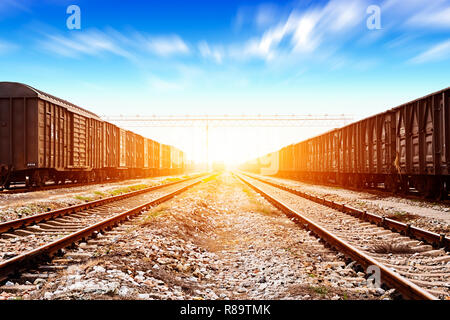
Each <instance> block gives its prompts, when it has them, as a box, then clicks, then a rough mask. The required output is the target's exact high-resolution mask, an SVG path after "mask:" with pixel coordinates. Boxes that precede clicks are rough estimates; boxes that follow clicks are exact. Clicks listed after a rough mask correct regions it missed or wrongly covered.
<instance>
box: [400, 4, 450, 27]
mask: <svg viewBox="0 0 450 320" xmlns="http://www.w3.org/2000/svg"><path fill="white" fill-rule="evenodd" d="M407 24H408V25H410V26H417V27H424V26H426V27H434V28H450V6H448V7H438V8H433V9H431V10H425V11H421V12H420V13H418V14H416V15H414V16H412V17H411V18H410V19H408V21H407Z"/></svg>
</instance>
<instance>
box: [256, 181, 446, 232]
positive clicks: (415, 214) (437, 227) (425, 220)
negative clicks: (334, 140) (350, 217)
mask: <svg viewBox="0 0 450 320" xmlns="http://www.w3.org/2000/svg"><path fill="white" fill-rule="evenodd" d="M260 177H262V178H264V179H268V180H271V181H272V182H276V183H280V184H283V185H285V186H288V187H294V188H295V189H297V190H300V191H303V192H308V193H311V194H313V195H315V196H320V197H325V198H326V199H328V200H333V201H336V202H341V203H346V204H348V205H350V206H352V207H355V208H358V209H362V210H367V211H368V212H372V213H376V214H379V215H381V216H385V217H389V218H392V219H395V220H398V221H401V222H407V223H411V224H412V225H415V226H417V227H420V228H424V229H427V230H430V231H434V232H436V233H439V234H442V233H443V234H446V235H449V234H450V205H449V204H446V203H442V202H441V203H438V202H436V203H433V202H429V201H422V200H416V199H405V198H400V197H394V196H386V195H379V194H373V193H369V192H365V191H352V190H348V189H343V188H339V187H332V186H323V185H313V184H309V183H304V182H300V181H295V180H290V179H282V178H276V177H268V176H260Z"/></svg>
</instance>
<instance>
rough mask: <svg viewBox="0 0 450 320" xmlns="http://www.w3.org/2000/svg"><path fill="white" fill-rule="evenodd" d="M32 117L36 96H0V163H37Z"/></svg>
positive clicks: (17, 167) (25, 166)
mask: <svg viewBox="0 0 450 320" xmlns="http://www.w3.org/2000/svg"><path fill="white" fill-rule="evenodd" d="M36 118H37V99H35V98H12V97H10V98H0V134H1V137H0V148H1V149H0V150H1V152H0V166H5V167H8V166H12V167H14V169H15V170H25V169H28V168H34V167H37V166H38V159H37V125H36V121H35V119H36ZM33 120H34V121H33Z"/></svg>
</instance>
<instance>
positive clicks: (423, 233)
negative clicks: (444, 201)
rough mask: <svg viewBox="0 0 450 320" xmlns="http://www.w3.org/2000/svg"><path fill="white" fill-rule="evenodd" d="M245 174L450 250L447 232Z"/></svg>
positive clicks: (449, 239)
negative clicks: (434, 230)
mask: <svg viewBox="0 0 450 320" xmlns="http://www.w3.org/2000/svg"><path fill="white" fill-rule="evenodd" d="M243 174H245V175H247V176H249V177H251V178H254V179H256V180H258V181H261V182H264V183H267V184H269V185H271V186H273V187H276V188H279V189H281V190H284V191H287V192H290V193H292V194H295V195H297V196H300V197H303V198H305V199H308V200H311V201H314V202H316V203H319V204H322V205H324V206H327V207H330V208H333V209H336V210H339V211H341V212H343V213H347V214H349V215H352V216H354V217H357V218H359V219H361V220H364V221H367V222H370V223H374V224H376V225H378V226H380V227H384V228H386V229H389V230H392V231H395V232H399V233H401V234H403V235H406V236H409V237H411V238H414V239H416V240H420V241H424V242H426V243H428V244H431V245H432V246H434V247H436V248H444V249H445V250H446V251H450V238H449V237H447V236H446V235H445V234H438V233H435V232H431V231H429V230H425V229H422V228H418V227H415V226H412V225H411V224H407V223H403V222H399V221H396V220H393V219H389V218H384V217H382V216H380V215H377V214H374V213H370V212H367V211H364V210H359V209H357V208H354V207H351V206H349V205H346V204H345V203H339V202H336V201H330V200H327V199H326V198H324V197H318V196H315V195H312V194H310V193H306V192H302V191H300V190H297V189H294V188H290V187H287V186H285V185H282V184H278V183H275V182H273V181H269V180H266V179H263V178H261V177H259V176H256V175H251V174H247V173H243Z"/></svg>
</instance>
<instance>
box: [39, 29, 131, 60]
mask: <svg viewBox="0 0 450 320" xmlns="http://www.w3.org/2000/svg"><path fill="white" fill-rule="evenodd" d="M47 38H48V39H46V40H44V41H42V42H41V44H42V46H43V47H44V48H45V49H47V50H49V51H51V52H53V53H56V54H59V55H62V56H66V57H78V56H80V55H91V56H98V55H101V54H104V53H112V54H115V55H118V56H122V57H125V58H130V59H131V58H132V55H131V54H130V53H129V52H128V51H127V50H125V49H123V48H121V46H120V44H119V43H117V42H116V41H115V40H114V39H113V38H112V37H110V36H109V35H108V34H106V33H104V32H100V31H95V30H91V31H83V32H80V33H78V32H77V33H74V35H73V36H69V37H67V36H62V35H52V34H49V35H47Z"/></svg>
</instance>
